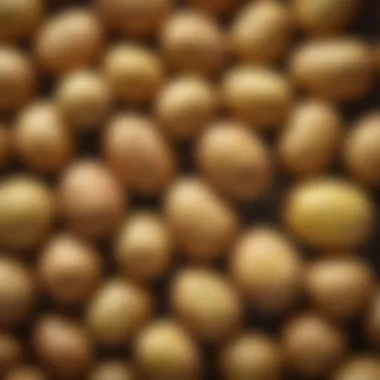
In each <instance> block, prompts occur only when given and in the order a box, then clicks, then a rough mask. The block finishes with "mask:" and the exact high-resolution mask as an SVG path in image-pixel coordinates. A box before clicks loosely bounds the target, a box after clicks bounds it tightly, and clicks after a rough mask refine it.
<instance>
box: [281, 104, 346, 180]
mask: <svg viewBox="0 0 380 380" xmlns="http://www.w3.org/2000/svg"><path fill="white" fill-rule="evenodd" d="M341 139H342V121H341V117H340V115H339V113H338V111H337V110H336V109H335V108H334V107H332V106H331V105H330V104H328V103H325V102H322V101H319V100H309V101H306V102H303V103H301V104H299V105H298V106H297V107H296V108H295V109H294V111H293V112H292V113H291V116H290V119H289V120H288V122H287V123H286V126H285V129H284V131H283V133H282V135H281V136H280V139H279V141H278V145H277V154H278V158H279V160H280V164H281V165H282V166H283V167H284V168H285V169H286V170H287V171H288V172H290V173H291V174H292V175H294V176H297V177H313V176H316V175H318V174H320V173H323V172H324V171H325V170H326V169H327V168H328V167H329V166H330V165H331V164H332V163H333V161H334V159H335V157H336V156H337V153H338V150H339V148H340V143H341Z"/></svg>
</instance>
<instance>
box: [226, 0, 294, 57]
mask: <svg viewBox="0 0 380 380" xmlns="http://www.w3.org/2000/svg"><path fill="white" fill-rule="evenodd" d="M292 29H293V25H292V19H291V13H290V11H289V9H288V7H287V6H286V5H285V4H281V3H280V2H277V1H260V2H255V1H253V2H249V3H248V5H246V6H245V7H243V8H242V10H241V11H240V12H239V14H238V16H237V17H236V18H235V20H234V22H233V26H232V31H231V36H230V38H231V44H232V48H233V50H234V51H235V52H236V53H237V55H238V56H239V57H240V58H241V59H242V60H243V61H247V62H251V63H269V62H273V61H276V60H278V59H279V58H282V57H283V56H284V55H285V53H286V51H287V49H288V47H289V45H290V42H291V37H292V34H293V33H292V32H293V30H292Z"/></svg>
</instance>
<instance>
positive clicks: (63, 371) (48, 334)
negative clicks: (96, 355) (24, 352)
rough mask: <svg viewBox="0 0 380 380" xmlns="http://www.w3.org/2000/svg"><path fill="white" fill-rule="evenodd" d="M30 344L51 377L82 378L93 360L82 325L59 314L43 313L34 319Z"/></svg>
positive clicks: (89, 343)
mask: <svg viewBox="0 0 380 380" xmlns="http://www.w3.org/2000/svg"><path fill="white" fill-rule="evenodd" d="M33 345H34V349H35V351H36V353H37V356H38V358H39V359H40V361H41V363H42V365H43V367H44V368H46V370H47V371H48V372H49V374H51V375H52V376H53V378H63V379H74V378H75V379H77V378H83V376H84V375H85V374H86V373H87V371H88V369H89V368H90V366H91V363H92V360H93V353H92V345H91V341H90V339H89V337H88V335H87V333H86V330H85V328H84V327H83V326H82V325H80V324H78V323H76V322H75V321H72V320H71V319H66V318H64V317H61V316H57V315H45V316H42V317H41V318H40V319H39V320H38V321H37V324H36V326H35V330H34V334H33Z"/></svg>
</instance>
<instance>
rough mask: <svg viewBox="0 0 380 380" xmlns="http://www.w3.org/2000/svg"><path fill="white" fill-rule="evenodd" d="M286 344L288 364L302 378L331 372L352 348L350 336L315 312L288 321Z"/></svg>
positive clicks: (284, 334) (284, 348)
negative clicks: (348, 342) (349, 344)
mask: <svg viewBox="0 0 380 380" xmlns="http://www.w3.org/2000/svg"><path fill="white" fill-rule="evenodd" d="M282 345H283V350H284V356H285V361H286V363H287V365H288V366H289V367H290V368H291V370H292V371H293V372H294V373H296V374H297V375H299V376H302V378H315V377H317V378H319V377H320V376H326V375H328V374H330V373H331V371H332V370H334V369H336V368H337V366H338V365H339V364H340V362H341V361H342V359H343V358H344V356H345V354H346V351H347V349H348V347H347V339H346V337H345V335H344V334H343V332H342V331H341V330H340V329H339V328H338V327H336V326H335V325H333V324H331V323H329V322H328V321H327V320H325V319H323V318H321V317H319V316H318V315H316V314H311V313H308V314H303V315H300V316H297V317H294V318H293V319H291V320H290V321H289V322H287V323H286V324H285V327H284V328H283V331H282Z"/></svg>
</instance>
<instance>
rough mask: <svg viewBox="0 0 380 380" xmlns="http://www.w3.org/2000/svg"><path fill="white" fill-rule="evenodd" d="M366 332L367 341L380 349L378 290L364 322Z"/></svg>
mask: <svg viewBox="0 0 380 380" xmlns="http://www.w3.org/2000/svg"><path fill="white" fill-rule="evenodd" d="M364 330H365V335H366V338H367V340H368V341H369V342H370V343H372V344H373V345H374V346H375V347H380V292H379V291H378V290H377V291H376V293H375V295H374V296H373V298H372V299H371V302H370V305H369V308H368V313H367V316H366V318H365V320H364Z"/></svg>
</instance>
